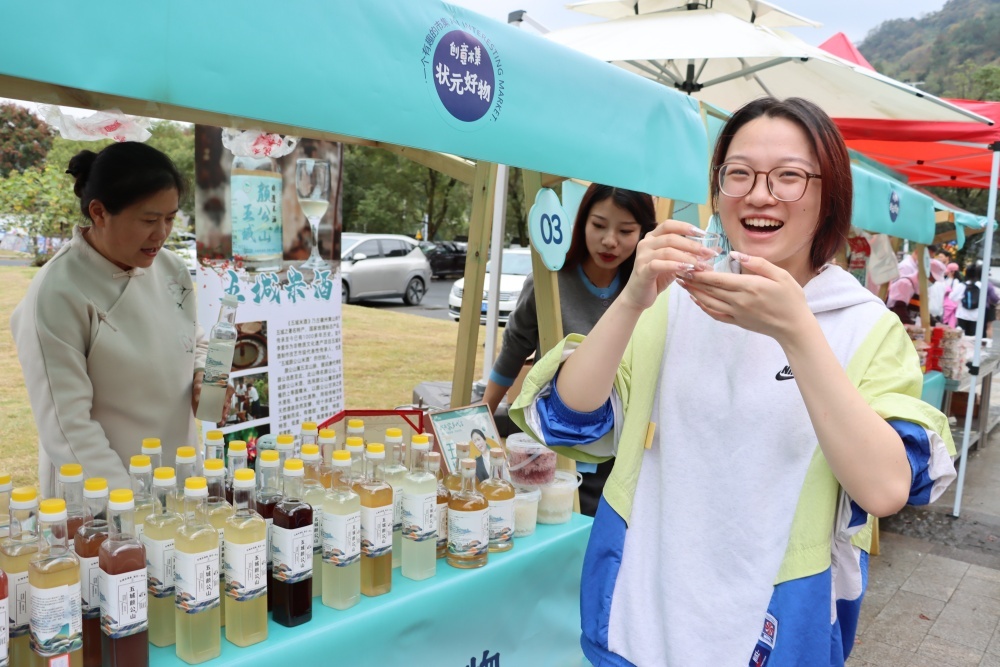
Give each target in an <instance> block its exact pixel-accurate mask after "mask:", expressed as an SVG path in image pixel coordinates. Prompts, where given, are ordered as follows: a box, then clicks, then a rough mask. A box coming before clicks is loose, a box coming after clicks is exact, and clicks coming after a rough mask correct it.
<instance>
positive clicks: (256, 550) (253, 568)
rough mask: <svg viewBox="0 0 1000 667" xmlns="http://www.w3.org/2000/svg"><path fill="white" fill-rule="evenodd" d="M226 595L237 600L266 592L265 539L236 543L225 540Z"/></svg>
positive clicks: (240, 600) (255, 596)
mask: <svg viewBox="0 0 1000 667" xmlns="http://www.w3.org/2000/svg"><path fill="white" fill-rule="evenodd" d="M225 573H226V595H228V596H229V597H231V598H233V599H234V600H236V601H237V602H245V601H246V600H253V599H254V598H259V597H260V596H262V595H264V594H265V593H267V540H260V541H259V542H250V543H249V544H236V543H234V542H229V541H228V540H227V541H226V556H225Z"/></svg>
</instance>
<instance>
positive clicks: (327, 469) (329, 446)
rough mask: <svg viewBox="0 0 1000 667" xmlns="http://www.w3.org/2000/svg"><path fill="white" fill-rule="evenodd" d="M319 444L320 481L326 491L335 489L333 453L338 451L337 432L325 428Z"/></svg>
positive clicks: (320, 435) (320, 433) (321, 432)
mask: <svg viewBox="0 0 1000 667" xmlns="http://www.w3.org/2000/svg"><path fill="white" fill-rule="evenodd" d="M317 444H319V455H320V464H319V481H320V482H321V483H322V484H323V488H324V489H331V488H333V465H332V462H333V452H335V451H336V450H337V432H336V431H334V430H333V429H330V428H324V429H323V430H321V431H320V432H319V438H318V439H317Z"/></svg>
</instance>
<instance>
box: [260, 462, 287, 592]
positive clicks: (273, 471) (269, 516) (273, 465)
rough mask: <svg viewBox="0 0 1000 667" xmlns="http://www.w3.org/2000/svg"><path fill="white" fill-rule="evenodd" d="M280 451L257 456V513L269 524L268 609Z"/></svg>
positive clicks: (278, 496) (279, 493)
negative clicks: (272, 529)
mask: <svg viewBox="0 0 1000 667" xmlns="http://www.w3.org/2000/svg"><path fill="white" fill-rule="evenodd" d="M278 472H279V469H278V452H276V451H274V450H273V449H268V450H264V451H263V452H261V453H260V456H258V457H257V514H260V516H261V518H262V519H264V523H266V524H267V550H266V551H265V552H264V553H265V554H267V610H268V611H271V610H272V609H273V608H274V576H273V574H274V573H273V572H272V568H271V537H272V535H271V528H272V526H273V525H274V508H275V506H276V505H277V504H278V503H279V502H281V480H280V478H279V477H278Z"/></svg>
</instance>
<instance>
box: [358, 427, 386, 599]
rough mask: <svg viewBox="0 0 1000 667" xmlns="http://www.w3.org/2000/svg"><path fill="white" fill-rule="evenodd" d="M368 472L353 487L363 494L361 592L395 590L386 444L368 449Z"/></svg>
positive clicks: (377, 444) (369, 594)
mask: <svg viewBox="0 0 1000 667" xmlns="http://www.w3.org/2000/svg"><path fill="white" fill-rule="evenodd" d="M365 468H366V471H365V476H364V478H362V479H361V480H360V481H357V480H356V481H354V483H353V485H352V488H353V491H354V492H355V493H357V494H358V497H359V498H361V593H362V594H364V595H367V596H368V597H375V596H376V595H382V594H384V593H388V592H389V591H391V590H392V513H393V508H392V505H393V503H392V487H391V486H389V484H388V483H386V481H385V445H383V444H381V443H372V444H370V445H368V448H367V450H366V451H365Z"/></svg>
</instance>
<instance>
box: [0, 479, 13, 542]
mask: <svg viewBox="0 0 1000 667" xmlns="http://www.w3.org/2000/svg"><path fill="white" fill-rule="evenodd" d="M12 488H14V485H13V484H11V481H10V473H9V472H0V540H2V539H3V538H5V537H7V535H8V534H9V533H10V491H11V489H12Z"/></svg>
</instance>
